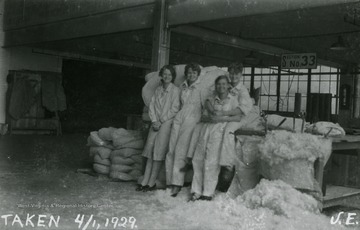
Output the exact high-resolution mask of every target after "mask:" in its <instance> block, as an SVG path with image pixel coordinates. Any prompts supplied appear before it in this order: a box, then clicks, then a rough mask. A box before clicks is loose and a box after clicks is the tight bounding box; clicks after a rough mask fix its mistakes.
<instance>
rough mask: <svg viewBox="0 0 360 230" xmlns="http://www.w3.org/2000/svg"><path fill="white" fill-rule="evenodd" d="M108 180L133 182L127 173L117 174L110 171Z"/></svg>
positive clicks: (117, 172)
mask: <svg viewBox="0 0 360 230" xmlns="http://www.w3.org/2000/svg"><path fill="white" fill-rule="evenodd" d="M109 176H110V178H112V179H118V180H121V181H134V180H135V179H134V178H133V177H132V176H130V175H129V174H127V173H123V172H119V171H111V172H110V175H109Z"/></svg>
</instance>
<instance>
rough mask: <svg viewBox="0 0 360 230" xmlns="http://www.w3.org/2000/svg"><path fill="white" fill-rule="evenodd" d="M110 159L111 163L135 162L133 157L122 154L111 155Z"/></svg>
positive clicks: (127, 163)
mask: <svg viewBox="0 0 360 230" xmlns="http://www.w3.org/2000/svg"><path fill="white" fill-rule="evenodd" d="M110 159H111V163H112V164H123V165H133V164H135V161H134V160H133V159H131V158H130V157H128V158H125V157H122V156H116V155H111V158H110Z"/></svg>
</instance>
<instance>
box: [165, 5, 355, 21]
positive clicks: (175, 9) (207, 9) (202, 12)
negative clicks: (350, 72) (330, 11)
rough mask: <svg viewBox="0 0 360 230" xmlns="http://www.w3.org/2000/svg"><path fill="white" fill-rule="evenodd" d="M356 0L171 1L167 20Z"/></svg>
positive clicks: (222, 16) (213, 17) (232, 15)
mask: <svg viewBox="0 0 360 230" xmlns="http://www.w3.org/2000/svg"><path fill="white" fill-rule="evenodd" d="M358 2H359V0H242V1H239V0H226V1H225V0H222V1H220V0H196V1H195V0H180V1H179V0H171V2H170V8H169V16H168V19H169V25H171V26H174V25H181V24H189V23H197V22H203V21H211V20H218V19H226V18H235V17H242V16H248V15H257V14H268V13H276V12H282V11H289V10H297V9H306V8H313V7H322V6H331V5H338V4H348V3H358Z"/></svg>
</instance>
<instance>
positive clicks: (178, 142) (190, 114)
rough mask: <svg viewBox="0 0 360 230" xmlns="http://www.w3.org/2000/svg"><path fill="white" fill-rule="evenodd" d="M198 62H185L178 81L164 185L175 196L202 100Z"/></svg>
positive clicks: (182, 181) (182, 182)
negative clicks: (182, 76)
mask: <svg viewBox="0 0 360 230" xmlns="http://www.w3.org/2000/svg"><path fill="white" fill-rule="evenodd" d="M200 73H201V69H200V65H198V64H196V63H191V64H188V65H186V66H185V77H186V80H185V81H184V82H183V83H182V84H181V85H180V87H179V88H180V102H181V109H180V111H179V112H178V114H177V115H176V116H175V118H174V122H173V126H172V129H171V134H170V142H169V152H168V154H167V155H166V160H165V169H166V185H167V186H168V188H170V189H171V196H173V197H175V196H177V194H178V193H179V191H180V189H181V187H182V186H183V185H184V179H185V172H182V171H180V169H181V168H183V167H184V166H185V165H186V155H187V152H188V147H189V144H190V139H191V136H192V133H193V130H194V128H195V126H196V124H197V123H198V122H199V121H200V118H201V110H202V100H201V98H202V97H201V88H200V81H199V75H200Z"/></svg>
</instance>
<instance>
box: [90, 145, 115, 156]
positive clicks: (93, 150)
mask: <svg viewBox="0 0 360 230" xmlns="http://www.w3.org/2000/svg"><path fill="white" fill-rule="evenodd" d="M96 154H99V155H100V157H101V158H102V159H109V158H110V154H111V149H108V148H105V147H90V156H95V155H96Z"/></svg>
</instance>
